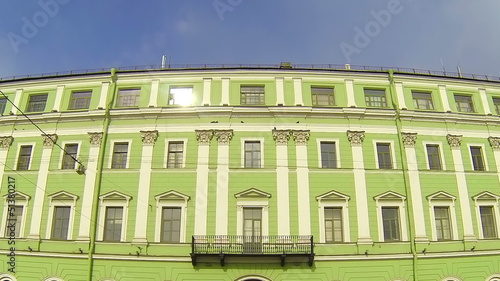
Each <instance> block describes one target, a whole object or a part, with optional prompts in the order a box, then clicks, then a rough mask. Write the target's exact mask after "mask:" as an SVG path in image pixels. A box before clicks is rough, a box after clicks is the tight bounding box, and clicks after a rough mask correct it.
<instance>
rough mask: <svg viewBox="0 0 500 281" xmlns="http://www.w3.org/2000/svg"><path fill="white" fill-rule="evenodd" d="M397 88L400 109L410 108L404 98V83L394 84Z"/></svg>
mask: <svg viewBox="0 0 500 281" xmlns="http://www.w3.org/2000/svg"><path fill="white" fill-rule="evenodd" d="M394 85H395V88H396V97H397V102H398V106H399V108H400V109H408V106H407V105H406V100H405V96H404V90H403V82H396V83H394Z"/></svg>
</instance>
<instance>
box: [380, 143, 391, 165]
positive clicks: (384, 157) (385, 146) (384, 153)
mask: <svg viewBox="0 0 500 281" xmlns="http://www.w3.org/2000/svg"><path fill="white" fill-rule="evenodd" d="M377 157H378V167H379V169H392V159H391V145H390V144H389V143H377Z"/></svg>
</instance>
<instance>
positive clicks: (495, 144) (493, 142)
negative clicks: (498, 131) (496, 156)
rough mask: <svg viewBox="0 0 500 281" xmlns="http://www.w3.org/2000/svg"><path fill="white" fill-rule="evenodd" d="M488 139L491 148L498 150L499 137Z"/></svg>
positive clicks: (499, 145) (499, 148) (499, 146)
mask: <svg viewBox="0 0 500 281" xmlns="http://www.w3.org/2000/svg"><path fill="white" fill-rule="evenodd" d="M488 141H489V142H490V146H491V148H493V150H500V138H499V137H489V138H488Z"/></svg>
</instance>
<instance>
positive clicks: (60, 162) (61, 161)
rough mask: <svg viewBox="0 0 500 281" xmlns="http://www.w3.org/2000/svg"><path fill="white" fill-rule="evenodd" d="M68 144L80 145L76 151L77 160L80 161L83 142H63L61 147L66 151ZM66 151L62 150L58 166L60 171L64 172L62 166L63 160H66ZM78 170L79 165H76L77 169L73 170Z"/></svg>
mask: <svg viewBox="0 0 500 281" xmlns="http://www.w3.org/2000/svg"><path fill="white" fill-rule="evenodd" d="M67 144H77V145H78V148H77V150H76V157H75V158H76V159H80V158H79V157H80V150H81V148H82V141H81V140H77V141H63V142H61V147H62V148H63V149H64V150H66V147H65V146H66V145H67ZM64 150H62V149H61V153H60V155H59V162H58V163H59V165H58V169H59V170H62V165H63V158H64V154H65V152H64ZM77 168H78V163H75V168H74V169H73V170H76V169H77ZM65 170H70V169H65Z"/></svg>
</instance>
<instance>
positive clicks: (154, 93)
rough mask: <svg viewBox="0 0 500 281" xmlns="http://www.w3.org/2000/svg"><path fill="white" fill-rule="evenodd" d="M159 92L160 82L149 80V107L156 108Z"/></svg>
mask: <svg viewBox="0 0 500 281" xmlns="http://www.w3.org/2000/svg"><path fill="white" fill-rule="evenodd" d="M159 90H160V80H158V79H152V80H151V95H150V96H149V107H156V106H158V92H159Z"/></svg>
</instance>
